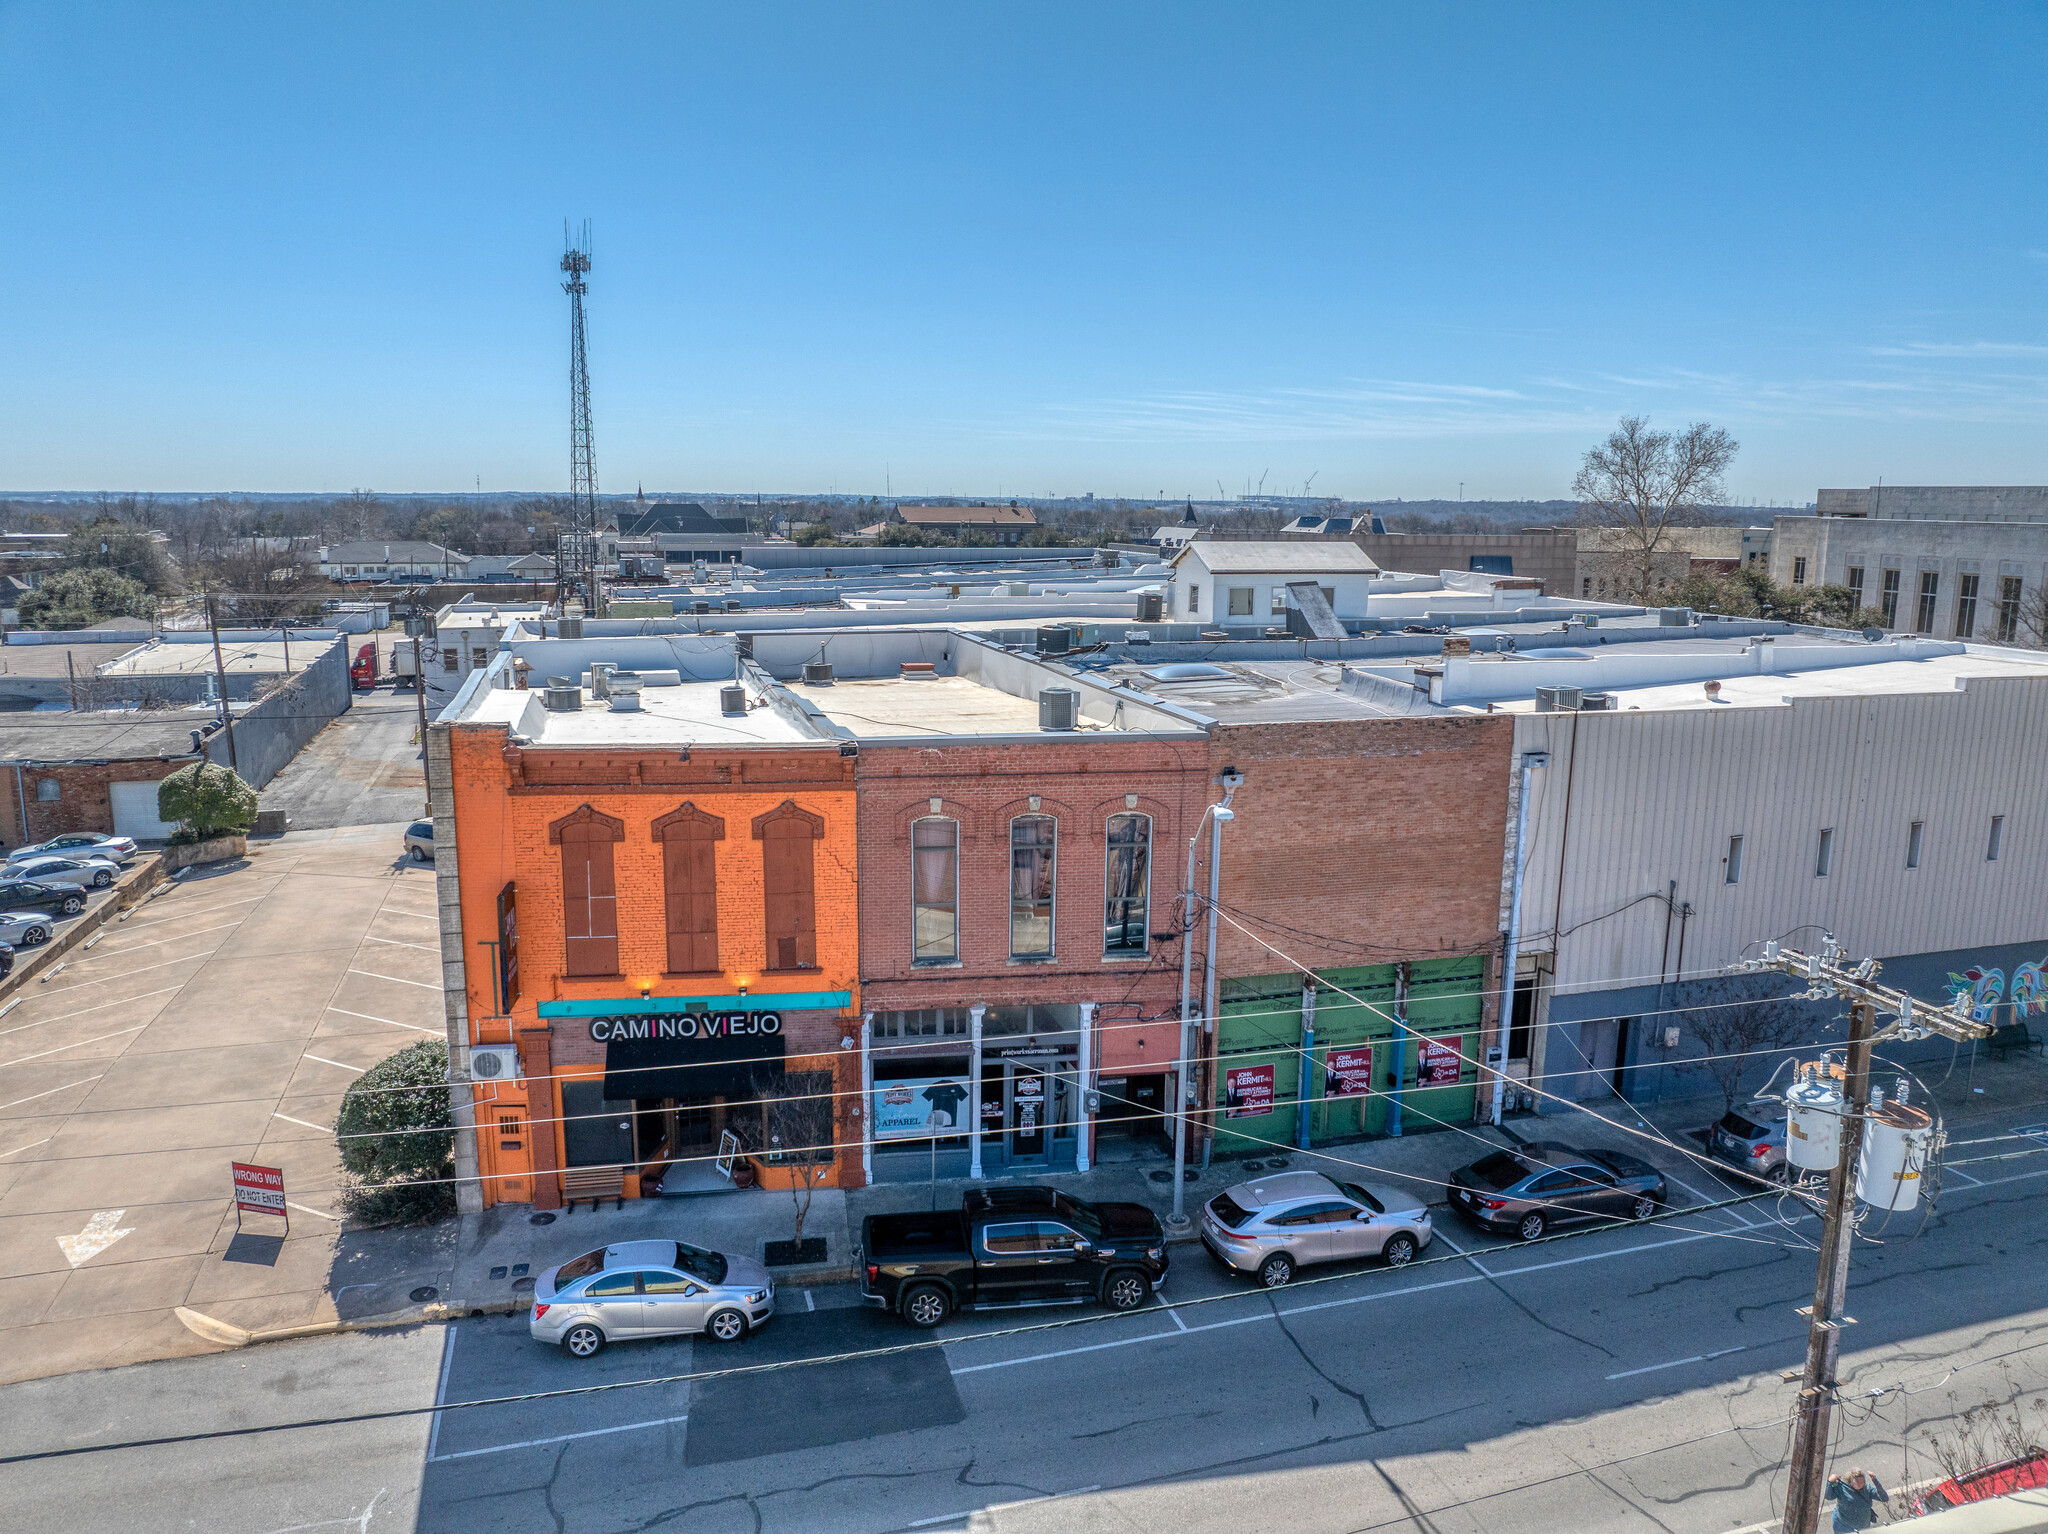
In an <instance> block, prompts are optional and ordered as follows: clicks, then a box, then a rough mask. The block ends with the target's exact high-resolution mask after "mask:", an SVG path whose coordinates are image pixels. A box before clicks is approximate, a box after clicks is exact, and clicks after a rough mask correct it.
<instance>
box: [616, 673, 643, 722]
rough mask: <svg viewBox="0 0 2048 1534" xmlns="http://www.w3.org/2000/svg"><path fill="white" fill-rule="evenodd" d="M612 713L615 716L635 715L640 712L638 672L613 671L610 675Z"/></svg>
mask: <svg viewBox="0 0 2048 1534" xmlns="http://www.w3.org/2000/svg"><path fill="white" fill-rule="evenodd" d="M612 712H613V713H615V714H637V713H639V712H640V673H639V672H637V671H614V672H613V673H612Z"/></svg>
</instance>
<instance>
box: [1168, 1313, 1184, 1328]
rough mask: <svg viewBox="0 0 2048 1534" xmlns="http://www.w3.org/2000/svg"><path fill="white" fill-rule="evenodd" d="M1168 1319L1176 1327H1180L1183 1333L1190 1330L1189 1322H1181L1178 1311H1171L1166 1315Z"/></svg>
mask: <svg viewBox="0 0 2048 1534" xmlns="http://www.w3.org/2000/svg"><path fill="white" fill-rule="evenodd" d="M1166 1319H1167V1320H1169V1321H1171V1322H1172V1323H1173V1324H1174V1325H1175V1326H1177V1327H1179V1328H1180V1329H1181V1330H1182V1331H1186V1330H1187V1329H1188V1324H1187V1322H1185V1321H1183V1320H1181V1318H1180V1312H1179V1311H1177V1310H1169V1311H1168V1312H1167V1313H1166Z"/></svg>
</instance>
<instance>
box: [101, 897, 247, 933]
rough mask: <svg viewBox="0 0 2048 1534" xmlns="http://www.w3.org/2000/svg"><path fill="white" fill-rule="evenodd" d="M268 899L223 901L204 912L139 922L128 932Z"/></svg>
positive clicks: (160, 917)
mask: <svg viewBox="0 0 2048 1534" xmlns="http://www.w3.org/2000/svg"><path fill="white" fill-rule="evenodd" d="M269 898H270V897H269V896H268V895H251V896H250V897H249V898H248V899H247V900H223V901H222V902H221V903H220V904H219V905H217V906H211V907H209V908H208V909H206V910H204V911H181V912H179V913H178V914H177V915H176V916H159V917H158V918H157V919H156V920H155V921H139V922H137V923H136V924H135V925H134V926H132V927H130V928H129V929H128V930H129V931H130V932H140V931H141V930H142V929H143V928H144V927H161V926H163V925H164V924H165V923H167V922H174V921H190V920H191V919H192V918H193V917H195V916H211V915H213V913H214V912H215V911H225V910H226V909H227V908H228V907H229V906H231V905H254V904H255V903H256V902H257V901H259V900H267V899H269ZM234 925H235V926H240V925H241V923H240V922H236V923H234ZM206 930H207V931H209V932H210V931H212V930H213V929H212V928H211V927H209V928H207V929H206Z"/></svg>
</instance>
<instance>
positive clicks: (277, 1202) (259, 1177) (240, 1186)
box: [228, 1161, 291, 1219]
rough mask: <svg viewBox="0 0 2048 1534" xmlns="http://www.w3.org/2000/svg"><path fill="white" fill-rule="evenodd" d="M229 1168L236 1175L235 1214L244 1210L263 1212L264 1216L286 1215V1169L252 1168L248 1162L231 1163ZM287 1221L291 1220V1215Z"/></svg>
mask: <svg viewBox="0 0 2048 1534" xmlns="http://www.w3.org/2000/svg"><path fill="white" fill-rule="evenodd" d="M228 1165H229V1166H231V1167H232V1168H234V1173H235V1213H236V1215H237V1216H239V1215H240V1214H241V1212H242V1211H243V1210H244V1209H257V1210H261V1211H262V1212H263V1213H264V1214H284V1168H283V1167H281V1166H251V1165H250V1164H249V1163H248V1162H246V1161H231V1162H229V1163H228ZM285 1218H286V1219H289V1218H291V1217H290V1216H289V1215H286V1216H285Z"/></svg>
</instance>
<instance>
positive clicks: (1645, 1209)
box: [1629, 1193, 1657, 1220]
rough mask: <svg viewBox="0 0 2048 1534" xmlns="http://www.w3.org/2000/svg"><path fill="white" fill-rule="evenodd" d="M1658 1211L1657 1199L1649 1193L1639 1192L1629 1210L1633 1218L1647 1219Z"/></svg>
mask: <svg viewBox="0 0 2048 1534" xmlns="http://www.w3.org/2000/svg"><path fill="white" fill-rule="evenodd" d="M1656 1212H1657V1201H1656V1200H1655V1199H1654V1198H1651V1197H1650V1195H1649V1194H1647V1193H1638V1194H1637V1195H1636V1201H1635V1204H1634V1206H1633V1207H1632V1208H1630V1210H1629V1216H1630V1218H1632V1219H1637V1220H1647V1219H1648V1218H1649V1217H1650V1216H1651V1215H1653V1214H1655V1213H1656Z"/></svg>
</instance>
